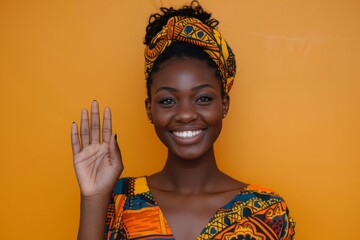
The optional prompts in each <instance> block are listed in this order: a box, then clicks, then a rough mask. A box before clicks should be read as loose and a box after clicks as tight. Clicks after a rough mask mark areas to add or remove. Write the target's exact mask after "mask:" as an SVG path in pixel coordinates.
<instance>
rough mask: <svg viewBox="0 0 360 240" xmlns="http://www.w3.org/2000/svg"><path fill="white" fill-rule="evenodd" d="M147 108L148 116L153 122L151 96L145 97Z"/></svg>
mask: <svg viewBox="0 0 360 240" xmlns="http://www.w3.org/2000/svg"><path fill="white" fill-rule="evenodd" d="M145 110H146V114H147V116H148V119H149V122H150V123H153V120H152V115H151V100H150V99H149V98H146V99H145Z"/></svg>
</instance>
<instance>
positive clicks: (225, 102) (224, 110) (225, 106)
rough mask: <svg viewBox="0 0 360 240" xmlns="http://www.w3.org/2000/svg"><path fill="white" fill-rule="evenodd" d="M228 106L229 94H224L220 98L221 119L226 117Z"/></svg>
mask: <svg viewBox="0 0 360 240" xmlns="http://www.w3.org/2000/svg"><path fill="white" fill-rule="evenodd" d="M229 106H230V96H229V94H227V93H225V94H224V96H223V98H222V116H223V118H225V117H226V115H227V113H228V111H229Z"/></svg>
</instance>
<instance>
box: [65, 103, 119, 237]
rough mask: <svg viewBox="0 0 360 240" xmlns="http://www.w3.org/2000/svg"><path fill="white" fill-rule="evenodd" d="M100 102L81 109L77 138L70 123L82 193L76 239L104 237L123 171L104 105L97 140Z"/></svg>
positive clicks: (107, 111)
mask: <svg viewBox="0 0 360 240" xmlns="http://www.w3.org/2000/svg"><path fill="white" fill-rule="evenodd" d="M100 128H101V127H100V118H99V105H98V103H97V102H96V101H93V103H92V106H91V119H90V123H89V117H88V111H87V110H86V109H83V110H82V112H81V123H80V137H79V134H78V127H77V125H76V123H73V124H72V130H71V143H72V150H73V158H74V166H75V172H76V177H77V179H78V183H79V186H80V192H81V213H80V227H79V235H78V239H79V240H83V239H84V240H85V239H86V240H92V239H94V240H95V239H96V240H99V239H103V238H104V230H105V222H106V212H107V207H108V204H109V200H110V197H111V194H112V191H113V188H114V186H115V184H116V181H117V180H118V179H119V177H120V174H121V172H122V170H123V164H122V160H121V154H120V149H119V146H118V144H117V141H116V135H113V134H112V124H111V111H110V108H105V110H104V119H103V128H102V141H101V140H100Z"/></svg>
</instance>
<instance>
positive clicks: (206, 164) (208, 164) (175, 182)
mask: <svg viewBox="0 0 360 240" xmlns="http://www.w3.org/2000/svg"><path fill="white" fill-rule="evenodd" d="M223 175H224V174H223V173H222V172H221V171H220V170H219V168H218V167H217V164H216V160H215V154H214V150H213V149H210V150H209V151H208V152H207V153H206V154H204V155H203V156H201V158H198V159H179V158H178V157H176V156H174V155H172V154H171V153H169V154H168V158H167V161H166V164H165V167H164V169H163V170H162V171H161V172H160V173H159V177H160V178H161V179H162V183H161V185H162V186H161V188H162V189H163V190H166V191H177V192H181V193H186V194H196V193H201V192H209V191H213V190H214V185H216V183H217V180H218V179H219V177H220V176H223Z"/></svg>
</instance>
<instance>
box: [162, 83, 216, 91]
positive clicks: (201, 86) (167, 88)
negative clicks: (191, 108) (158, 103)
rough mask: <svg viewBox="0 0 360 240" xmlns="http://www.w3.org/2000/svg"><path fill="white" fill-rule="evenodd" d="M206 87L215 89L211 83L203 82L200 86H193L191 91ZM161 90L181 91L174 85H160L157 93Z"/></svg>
mask: <svg viewBox="0 0 360 240" xmlns="http://www.w3.org/2000/svg"><path fill="white" fill-rule="evenodd" d="M206 87H210V88H212V89H214V87H213V86H212V85H211V84H209V83H205V84H201V85H199V86H196V87H193V88H192V89H191V91H197V90H200V89H203V88H206ZM160 91H169V92H179V90H178V89H177V88H174V87H159V88H158V89H157V90H156V91H155V94H156V93H158V92H160Z"/></svg>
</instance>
